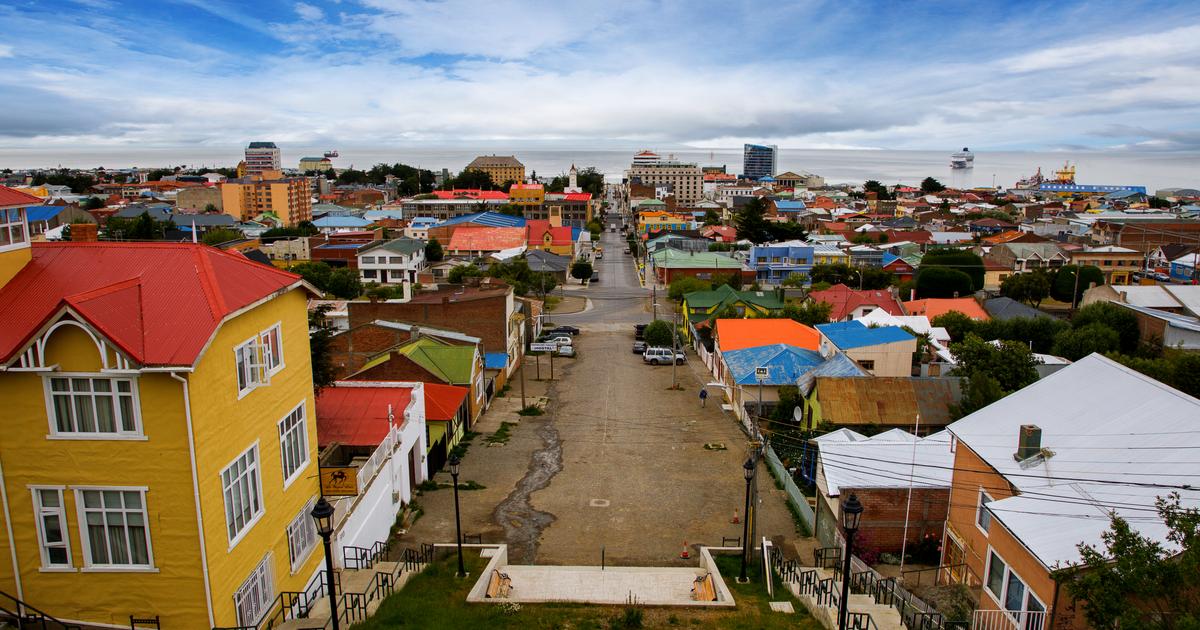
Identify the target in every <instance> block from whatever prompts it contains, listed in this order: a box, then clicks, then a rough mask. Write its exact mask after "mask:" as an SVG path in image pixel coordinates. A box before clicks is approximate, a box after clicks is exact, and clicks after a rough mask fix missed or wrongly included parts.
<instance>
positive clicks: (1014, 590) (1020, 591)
mask: <svg viewBox="0 0 1200 630" xmlns="http://www.w3.org/2000/svg"><path fill="white" fill-rule="evenodd" d="M1024 603H1025V583H1024V582H1022V581H1021V578H1019V577H1017V574H1016V573H1013V572H1011V571H1009V573H1008V583H1007V584H1006V585H1005V589H1004V608H1006V609H1008V610H1012V611H1019V610H1021V609H1022V606H1023V605H1024Z"/></svg>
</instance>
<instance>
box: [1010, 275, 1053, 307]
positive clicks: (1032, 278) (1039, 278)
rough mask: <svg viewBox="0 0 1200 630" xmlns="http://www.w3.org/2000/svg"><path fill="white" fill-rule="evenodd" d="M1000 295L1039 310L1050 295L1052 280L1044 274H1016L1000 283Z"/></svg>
mask: <svg viewBox="0 0 1200 630" xmlns="http://www.w3.org/2000/svg"><path fill="white" fill-rule="evenodd" d="M1000 294H1001V295H1004V296H1005V297H1008V298H1011V299H1014V300H1016V301H1018V302H1025V303H1026V304H1029V305H1031V306H1033V307H1034V308H1037V307H1038V305H1040V304H1041V303H1042V300H1044V299H1046V297H1047V296H1049V295H1050V279H1049V278H1048V277H1047V276H1046V274H1044V273H1039V272H1036V271H1035V272H1031V273H1016V274H1013V275H1011V276H1009V277H1007V278H1005V279H1004V282H1002V283H1000Z"/></svg>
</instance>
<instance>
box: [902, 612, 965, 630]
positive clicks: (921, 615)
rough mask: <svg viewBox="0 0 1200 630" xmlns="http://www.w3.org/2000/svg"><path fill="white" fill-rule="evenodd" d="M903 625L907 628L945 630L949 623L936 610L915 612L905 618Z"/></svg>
mask: <svg viewBox="0 0 1200 630" xmlns="http://www.w3.org/2000/svg"><path fill="white" fill-rule="evenodd" d="M903 621H904V625H905V627H907V628H908V629H909V630H947V629H948V628H950V625H949V624H950V623H953V622H948V621H946V620H945V618H944V617H942V614H941V613H938V612H917V611H913V613H912V614H911V615H910V616H908V617H907V618H905V619H904V620H903Z"/></svg>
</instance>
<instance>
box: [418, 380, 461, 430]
mask: <svg viewBox="0 0 1200 630" xmlns="http://www.w3.org/2000/svg"><path fill="white" fill-rule="evenodd" d="M470 392H471V390H470V388H468V387H461V386H459V385H443V384H441V383H425V419H426V420H441V421H443V422H448V421H451V420H454V418H455V416H457V415H458V408H459V407H460V406H462V403H463V399H464V398H466V397H467V394H469V393H470Z"/></svg>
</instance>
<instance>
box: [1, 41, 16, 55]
mask: <svg viewBox="0 0 1200 630" xmlns="http://www.w3.org/2000/svg"><path fill="white" fill-rule="evenodd" d="M12 56H14V54H13V47H12V46H9V45H8V44H0V57H12Z"/></svg>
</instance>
